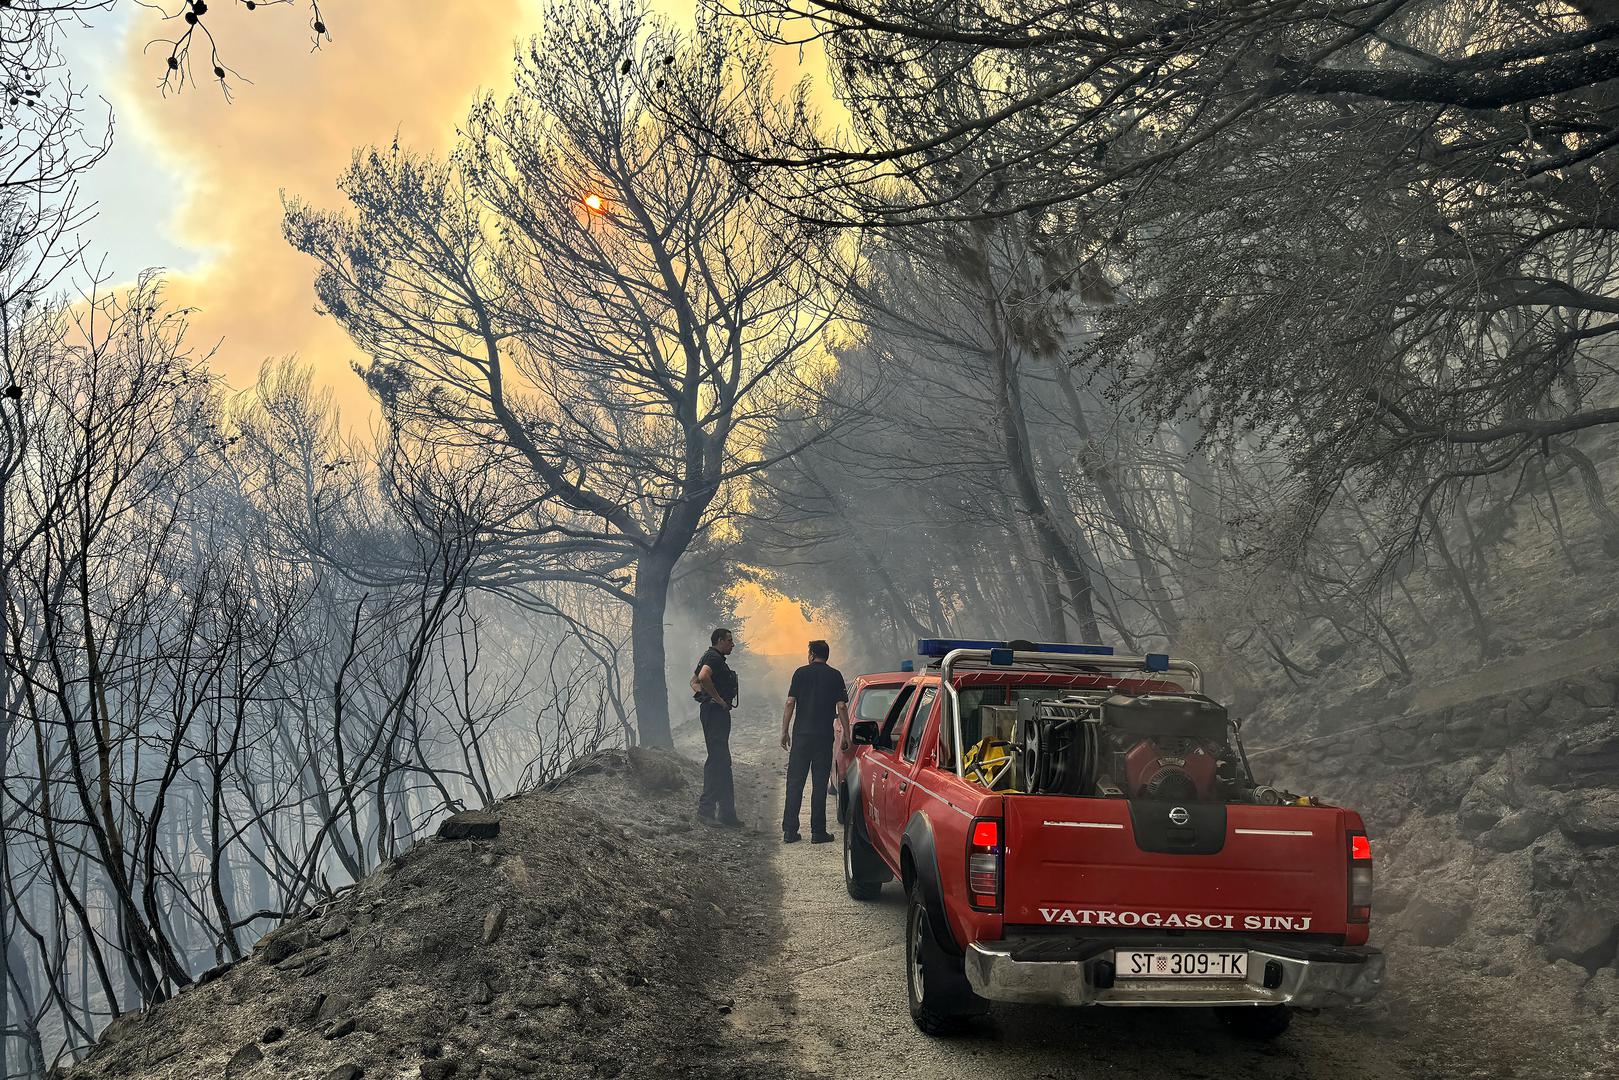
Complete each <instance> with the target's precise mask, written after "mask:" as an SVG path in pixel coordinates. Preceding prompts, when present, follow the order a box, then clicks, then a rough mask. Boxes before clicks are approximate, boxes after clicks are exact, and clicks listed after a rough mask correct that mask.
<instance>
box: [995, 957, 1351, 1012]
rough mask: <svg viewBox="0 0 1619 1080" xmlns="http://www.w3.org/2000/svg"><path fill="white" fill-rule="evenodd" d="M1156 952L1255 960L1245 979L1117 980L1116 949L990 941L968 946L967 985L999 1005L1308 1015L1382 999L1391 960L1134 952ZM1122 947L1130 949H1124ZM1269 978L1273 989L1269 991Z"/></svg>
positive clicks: (1252, 961)
mask: <svg viewBox="0 0 1619 1080" xmlns="http://www.w3.org/2000/svg"><path fill="white" fill-rule="evenodd" d="M1154 946H1157V947H1167V948H1188V947H1191V948H1219V949H1226V950H1234V949H1242V950H1245V951H1246V952H1247V953H1248V975H1247V978H1245V979H1184V980H1170V979H1128V978H1116V977H1114V971H1113V952H1114V944H1113V943H1109V942H1076V943H1074V945H1073V946H1072V947H1070V948H1068V949H1051V948H1044V949H1032V950H1031V949H1020V948H1018V946H1017V944H1016V943H1009V942H1002V941H987V942H973V943H972V944H971V945H969V946H968V947H967V955H966V965H967V980H968V981H969V982H970V983H972V987H973V989H974V990H975V991H977V992H978V994H979V995H980V996H981V997H985V998H988V999H990V1000H991V1001H1019V1002H1027V1003H1030V1004H1046V1005H1158V1006H1164V1005H1170V1006H1175V1005H1185V1006H1193V1005H1294V1006H1298V1007H1300V1008H1307V1009H1320V1008H1329V1007H1333V1006H1338V1005H1359V1004H1363V1003H1365V1002H1367V1001H1370V1000H1371V999H1372V998H1373V997H1375V996H1376V995H1377V992H1378V990H1380V989H1381V988H1382V985H1383V954H1382V952H1380V951H1379V950H1377V949H1374V948H1370V947H1368V946H1361V947H1358V948H1347V947H1341V946H1320V947H1309V946H1304V947H1293V946H1291V945H1280V944H1278V943H1277V942H1273V941H1223V942H1220V943H1218V944H1215V943H1212V942H1211V943H1205V942H1198V943H1197V944H1196V945H1192V944H1191V943H1189V942H1185V941H1174V942H1170V941H1164V942H1151V943H1149V942H1145V941H1132V942H1130V943H1129V947H1131V948H1143V947H1149V948H1150V947H1154ZM1120 947H1124V946H1123V944H1122V943H1121V944H1120ZM1064 953H1067V954H1068V955H1064ZM1271 965H1276V966H1274V967H1273V966H1271ZM1278 967H1279V969H1280V972H1279V976H1278V971H1277V968H1278ZM1267 973H1268V974H1269V976H1270V981H1271V982H1272V983H1273V984H1274V985H1272V986H1266V985H1265V983H1266V979H1267Z"/></svg>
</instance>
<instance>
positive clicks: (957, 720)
mask: <svg viewBox="0 0 1619 1080" xmlns="http://www.w3.org/2000/svg"><path fill="white" fill-rule="evenodd" d="M1002 651H1003V650H1001V649H994V650H991V649H952V650H950V651H949V652H948V653H945V656H944V659H943V660H942V661H941V662H940V663H939V681H940V682H941V683H943V684H944V692H945V698H946V700H948V701H949V702H950V732H951V740H950V751H951V756H952V757H954V758H955V766H956V775H957V776H960V777H963V778H965V777H966V775H967V774H966V768H965V764H964V763H965V761H966V758H967V752H966V748H965V747H964V746H962V745H961V698H960V696H959V695H958V694H957V693H956V685H955V682H954V681H953V678H952V677H953V676H954V675H955V667H956V664H958V663H960V662H961V661H963V660H982V661H984V662H986V663H987V662H988V661H989V658H990V653H991V652H1002ZM1019 663H1026V664H1029V663H1033V664H1055V665H1057V666H1060V667H1069V668H1074V669H1076V670H1077V669H1081V668H1091V669H1101V670H1104V671H1131V672H1136V671H1139V672H1142V673H1144V674H1147V675H1164V674H1169V673H1171V672H1180V673H1184V674H1187V675H1190V676H1191V678H1192V685H1191V687H1190V688H1189V689H1190V690H1191V691H1192V693H1194V694H1201V693H1202V692H1203V669H1202V668H1200V667H1198V666H1197V665H1196V664H1194V663H1192V661H1190V660H1177V659H1174V658H1171V659H1170V660H1169V663H1168V664H1166V665H1163V666H1162V667H1158V668H1155V669H1148V667H1147V658H1146V657H1145V656H1104V655H1089V654H1075V653H1054V652H1013V653H1012V663H1011V664H996V665H995V667H996V668H997V669H1007V670H1010V669H1011V668H1013V667H1016V666H1017V665H1018V664H1019Z"/></svg>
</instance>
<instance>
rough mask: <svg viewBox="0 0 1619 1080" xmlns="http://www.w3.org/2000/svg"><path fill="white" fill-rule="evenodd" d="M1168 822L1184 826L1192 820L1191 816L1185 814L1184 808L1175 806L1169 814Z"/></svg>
mask: <svg viewBox="0 0 1619 1080" xmlns="http://www.w3.org/2000/svg"><path fill="white" fill-rule="evenodd" d="M1169 820H1170V821H1171V822H1172V823H1173V824H1176V825H1185V824H1186V823H1187V822H1188V821H1191V820H1192V815H1191V814H1188V813H1187V812H1186V807H1184V806H1177V807H1175V809H1173V810H1171V811H1170V812H1169Z"/></svg>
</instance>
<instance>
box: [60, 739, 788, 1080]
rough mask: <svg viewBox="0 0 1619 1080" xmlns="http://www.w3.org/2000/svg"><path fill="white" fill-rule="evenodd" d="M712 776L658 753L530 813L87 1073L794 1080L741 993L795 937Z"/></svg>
mask: <svg viewBox="0 0 1619 1080" xmlns="http://www.w3.org/2000/svg"><path fill="white" fill-rule="evenodd" d="M696 782H697V775H696V769H695V768H694V767H693V766H692V764H691V763H690V762H688V761H686V760H684V759H681V758H678V757H676V756H675V755H673V754H667V753H659V752H656V751H642V750H636V751H632V752H630V753H629V754H624V753H610V754H607V755H604V756H602V757H600V758H597V759H594V760H593V761H592V762H590V763H589V765H588V766H587V768H586V770H585V771H583V772H580V773H577V774H575V775H574V776H572V777H570V778H569V779H568V780H567V781H566V782H565V783H563V784H562V785H560V786H559V787H558V788H557V789H556V790H554V791H551V792H548V793H543V794H529V795H523V796H519V797H516V798H512V799H508V800H506V801H504V802H502V803H500V804H498V805H497V806H495V807H494V808H493V809H492V811H491V812H490V816H491V817H492V818H493V819H496V820H498V824H499V831H498V834H497V835H495V836H493V837H491V838H488V839H457V840H450V839H434V840H431V841H428V842H425V843H422V844H419V845H418V846H416V847H415V848H414V849H412V850H411V851H410V852H409V853H407V854H406V855H404V856H402V857H401V858H399V859H397V860H395V861H394V862H393V863H391V864H389V865H388V866H386V867H385V868H384V869H383V870H381V871H379V872H377V873H375V874H373V875H371V876H370V877H368V878H366V879H365V880H363V881H362V882H360V884H359V885H358V886H357V887H356V888H355V889H353V890H352V891H350V892H349V893H347V894H345V895H344V896H343V897H342V898H341V899H339V900H338V901H336V902H334V903H332V904H330V905H328V906H326V907H325V908H323V909H321V910H320V911H318V912H315V913H312V914H310V915H309V916H307V917H305V918H301V919H298V920H296V921H294V922H291V923H288V924H286V925H284V926H282V927H281V928H279V929H277V930H275V931H274V932H272V933H270V934H268V935H266V936H265V938H264V939H263V940H261V941H260V942H259V943H258V945H257V946H256V947H255V949H254V950H253V954H252V956H251V957H250V958H248V959H245V960H243V961H242V962H241V963H239V964H236V965H235V966H234V967H232V968H230V969H229V970H227V971H225V972H223V973H222V974H219V975H217V977H215V978H213V979H212V980H211V981H209V982H207V983H206V984H205V985H202V986H199V987H197V988H196V989H193V990H191V991H189V992H187V993H184V994H182V995H180V996H179V997H177V998H175V999H173V1000H171V1001H168V1002H166V1003H163V1004H161V1005H158V1006H156V1007H154V1008H152V1009H149V1010H148V1011H147V1013H146V1014H145V1015H132V1016H129V1017H126V1018H123V1019H121V1020H119V1021H118V1022H117V1023H115V1024H114V1025H113V1026H112V1027H111V1029H110V1030H109V1031H108V1032H107V1034H106V1035H105V1037H104V1038H103V1039H102V1041H101V1043H100V1045H99V1046H98V1047H97V1049H96V1050H95V1052H94V1053H93V1054H92V1055H91V1057H90V1058H89V1059H88V1060H86V1061H85V1062H84V1063H83V1064H81V1065H79V1066H78V1067H77V1068H75V1069H73V1070H72V1071H71V1072H70V1073H68V1075H69V1076H71V1077H72V1078H73V1080H103V1078H107V1080H111V1078H134V1077H140V1078H143V1080H146V1078H151V1080H158V1078H165V1080H197V1078H201V1077H224V1078H226V1080H271V1078H277V1080H279V1078H309V1080H355V1078H358V1077H364V1078H366V1080H383V1078H410V1080H417V1078H428V1080H444V1078H455V1080H508V1078H514V1077H531V1076H532V1077H644V1078H648V1080H651V1078H662V1077H668V1078H682V1077H691V1078H698V1077H702V1078H709V1077H717V1078H725V1077H737V1078H741V1077H756V1076H759V1075H761V1074H763V1073H770V1074H771V1075H774V1076H778V1077H784V1078H789V1077H791V1076H792V1073H791V1072H790V1071H788V1070H786V1069H785V1068H784V1067H783V1065H782V1063H781V1062H779V1061H777V1060H775V1059H774V1057H773V1054H772V1047H770V1046H769V1045H766V1044H761V1043H759V1042H758V1041H757V1040H754V1039H750V1038H744V1037H739V1036H738V1035H737V1033H736V1032H735V1030H734V1029H733V1027H732V1026H731V1025H730V1024H728V1023H727V1022H726V1020H725V1018H726V1015H727V1014H728V1013H729V1012H731V1011H732V1008H733V1006H734V1005H735V1002H733V1001H732V1000H731V999H730V998H729V997H728V996H727V994H728V993H729V989H728V988H729V987H731V986H732V985H733V984H734V983H735V981H736V978H737V975H738V973H739V972H740V970H742V968H743V967H745V966H746V965H748V964H749V963H750V962H751V960H752V958H753V955H754V954H755V953H757V952H761V951H764V950H768V949H769V948H771V947H772V943H774V942H776V941H778V940H779V938H780V923H781V903H780V897H779V896H777V895H775V894H774V892H773V890H774V884H773V882H774V878H773V877H771V876H770V875H768V874H760V873H759V872H758V868H759V867H760V866H763V865H766V863H767V860H766V858H765V857H764V855H763V854H762V852H761V850H760V849H761V846H762V845H763V844H764V843H765V837H764V836H763V835H761V834H758V833H746V832H736V831H731V830H721V829H713V828H707V827H704V826H701V825H698V824H696V823H695V822H694V820H693V818H692V807H693V804H694V803H695V800H696V792H695V787H694V786H693V785H694V783H696Z"/></svg>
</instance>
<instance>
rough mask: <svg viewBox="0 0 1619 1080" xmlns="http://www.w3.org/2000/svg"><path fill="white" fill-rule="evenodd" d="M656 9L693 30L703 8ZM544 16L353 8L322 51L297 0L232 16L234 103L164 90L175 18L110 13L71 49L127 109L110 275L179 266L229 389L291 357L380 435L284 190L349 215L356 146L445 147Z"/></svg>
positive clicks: (102, 222) (408, 6) (101, 90)
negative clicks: (349, 174)
mask: <svg viewBox="0 0 1619 1080" xmlns="http://www.w3.org/2000/svg"><path fill="white" fill-rule="evenodd" d="M172 6H174V7H177V6H178V5H172ZM652 6H653V8H654V9H656V10H661V11H664V12H666V13H668V14H671V15H674V16H675V17H676V18H678V19H681V20H682V21H689V20H690V18H691V16H692V12H693V9H694V6H695V5H694V4H693V3H690V2H686V3H681V2H678V0H661V2H655V3H653V4H652ZM542 10H543V0H457V2H453V3H450V2H445V0H345V2H344V3H342V4H341V5H331V6H329V10H328V11H327V12H326V14H327V16H328V18H329V20H330V23H331V26H330V30H331V34H332V39H331V40H330V41H327V42H325V43H324V44H323V45H322V47H321V49H320V50H318V51H312V49H311V33H310V27H309V16H308V13H307V8H306V7H304V6H303V5H302V4H301V3H299V4H298V5H297V6H286V7H268V6H261V7H260V8H259V9H258V10H257V11H254V12H249V11H247V10H246V9H245V8H243V7H241V6H239V5H234V4H233V5H230V6H228V7H227V6H225V5H219V6H218V7H216V9H215V11H214V12H213V13H211V14H210V15H209V25H210V26H211V27H212V28H213V29H214V32H215V34H216V35H217V36H218V38H219V40H220V43H221V44H220V48H221V53H222V56H223V58H224V60H225V62H226V63H227V64H228V65H229V66H231V67H232V68H234V69H235V70H237V71H239V72H240V74H241V76H242V79H241V80H240V81H238V82H236V84H235V86H234V94H233V100H230V101H227V100H226V99H225V97H224V96H223V95H222V94H221V93H220V92H219V90H218V88H217V86H216V85H214V84H213V83H212V82H211V81H208V80H205V81H204V82H203V83H202V84H200V85H198V86H193V87H188V88H187V89H186V90H185V91H184V92H183V93H179V94H174V93H170V94H167V95H165V94H164V93H163V92H162V89H161V87H160V85H159V84H160V82H161V77H162V75H163V73H164V58H165V57H166V56H167V48H166V46H163V45H154V44H152V42H153V40H154V38H158V37H169V36H173V30H172V29H171V27H172V25H173V24H165V23H164V21H163V19H162V16H161V13H159V12H157V11H155V10H153V9H152V8H150V7H146V6H141V5H139V4H136V3H133V2H125V3H121V4H119V5H118V6H117V7H116V8H115V10H114V13H113V14H112V15H103V16H98V17H97V21H96V23H95V25H93V26H91V27H88V28H84V29H80V30H77V31H75V33H74V34H73V35H72V37H71V39H70V40H69V42H68V54H69V62H70V64H71V67H72V70H73V71H74V74H75V77H76V78H77V79H78V80H79V81H81V82H83V83H86V84H87V85H88V86H89V87H90V88H91V90H92V92H93V93H96V94H99V95H101V96H102V97H103V98H105V100H106V102H107V104H108V106H110V108H111V110H112V113H113V116H114V123H115V139H114V144H113V150H112V153H111V155H110V156H109V157H108V158H107V159H106V160H104V161H103V162H102V163H101V165H100V166H99V167H98V168H97V169H96V170H94V172H93V173H92V174H91V175H90V176H89V177H88V178H87V180H86V181H85V183H84V184H83V193H84V195H85V196H86V197H87V198H89V199H91V200H93V201H95V202H96V204H97V205H98V207H99V214H98V217H97V219H96V220H95V221H94V222H93V223H92V224H91V225H89V226H88V228H87V229H86V235H87V239H89V241H90V247H91V250H92V251H94V252H97V253H98V258H99V260H100V265H101V268H102V270H103V271H104V272H105V273H107V274H109V275H111V279H112V283H113V284H118V283H122V282H127V281H130V280H132V279H133V278H134V277H135V275H136V274H138V273H139V272H141V271H142V270H145V269H150V268H154V267H162V268H166V270H167V271H168V281H169V286H168V293H169V298H170V300H171V301H172V302H174V303H176V304H179V305H185V306H191V307H194V308H195V309H196V310H195V314H194V315H193V319H192V326H193V337H192V343H193V345H194V346H195V347H197V348H198V349H199V350H202V351H206V350H209V349H212V348H214V347H216V346H217V348H218V352H217V353H216V354H215V356H214V360H213V368H214V370H215V371H216V372H218V373H219V374H221V375H223V376H224V377H225V379H226V380H227V381H228V382H229V384H230V385H232V386H234V387H237V388H241V387H246V386H250V385H251V384H252V382H253V380H254V377H255V375H256V374H257V372H258V370H259V367H260V366H261V365H262V364H263V363H264V362H265V361H266V360H268V359H275V358H279V357H282V356H288V355H292V356H296V357H298V358H299V359H300V360H302V361H303V362H305V363H308V364H310V365H311V366H313V368H314V369H315V372H316V376H317V378H318V379H319V380H320V381H321V382H323V383H325V384H326V385H328V386H330V387H332V388H333V390H334V392H335V395H336V400H337V402H338V403H339V406H340V407H341V408H342V409H343V412H344V417H345V425H346V426H349V427H351V428H352V427H354V426H356V425H364V424H368V423H369V422H370V419H371V418H372V416H373V415H374V412H373V410H372V408H371V405H370V402H369V400H368V398H367V397H366V394H365V390H364V387H363V384H362V383H361V382H360V380H359V378H358V376H356V375H355V374H354V372H353V368H352V365H353V364H354V363H355V362H356V361H357V360H359V359H360V357H359V355H358V354H357V352H356V350H355V349H354V347H353V346H352V344H351V343H350V342H349V341H348V339H347V337H346V336H345V335H344V334H343V333H342V331H341V330H340V329H339V328H338V327H337V325H336V324H335V323H334V322H333V321H332V320H330V319H325V318H322V317H320V316H319V315H318V314H317V313H316V311H315V297H314V289H313V280H314V264H313V262H312V261H311V260H309V259H307V258H306V257H304V256H302V255H299V254H297V253H296V252H294V251H292V250H291V249H290V248H289V247H288V246H287V244H286V242H285V241H284V240H282V238H281V206H282V203H281V200H282V194H283V192H285V193H286V194H287V195H289V196H297V197H299V198H303V199H306V200H308V201H309V202H311V203H312V204H314V205H316V206H322V207H337V206H339V205H340V197H339V195H338V192H337V187H336V183H335V181H336V178H337V176H338V175H339V174H340V173H341V172H342V170H343V169H344V168H345V167H346V166H347V165H348V164H349V161H350V159H351V158H352V156H353V154H354V152H355V150H356V149H358V148H360V147H365V146H371V145H378V144H381V145H386V144H388V143H390V142H392V141H393V139H394V138H395V136H396V135H397V137H398V138H399V140H400V142H401V143H402V144H404V145H408V146H410V147H411V148H413V149H417V150H425V151H434V150H443V149H445V148H446V147H447V146H448V145H449V143H450V141H451V140H452V138H453V136H454V133H455V128H456V124H457V123H458V122H459V121H460V120H461V119H462V117H463V116H464V115H465V113H466V110H467V107H468V106H469V105H470V104H471V102H472V101H473V100H474V99H475V98H476V97H477V95H478V94H479V93H480V91H494V92H497V93H498V92H503V91H504V89H505V88H506V87H507V86H508V85H509V70H510V68H511V65H512V51H513V43H514V42H516V41H518V40H520V39H522V38H526V37H527V36H528V35H529V34H531V33H532V32H533V31H535V30H536V29H538V28H539V26H540V20H541V18H542V17H543V16H542ZM785 62H786V63H788V64H793V65H795V66H796V61H795V60H794V59H792V58H785ZM204 68H206V65H204ZM203 74H204V75H206V70H204V71H203ZM796 74H797V73H796V72H792V73H791V75H793V76H796Z"/></svg>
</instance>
